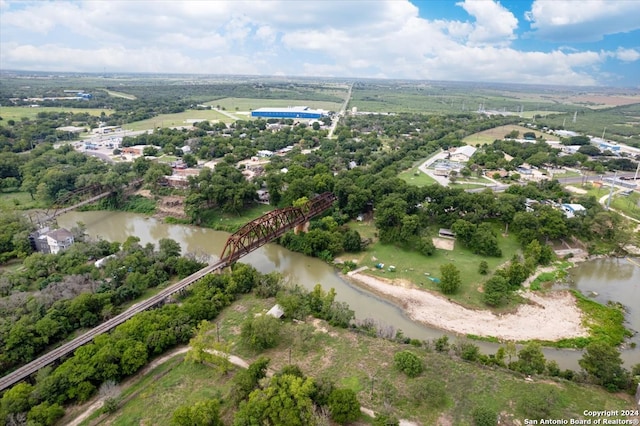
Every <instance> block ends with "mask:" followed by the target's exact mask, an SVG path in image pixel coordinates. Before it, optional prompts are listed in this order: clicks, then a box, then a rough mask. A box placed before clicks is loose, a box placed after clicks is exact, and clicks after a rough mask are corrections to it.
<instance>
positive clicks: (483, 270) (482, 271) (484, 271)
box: [478, 260, 489, 275]
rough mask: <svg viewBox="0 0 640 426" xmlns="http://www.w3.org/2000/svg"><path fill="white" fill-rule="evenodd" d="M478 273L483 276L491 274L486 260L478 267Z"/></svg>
mask: <svg viewBox="0 0 640 426" xmlns="http://www.w3.org/2000/svg"><path fill="white" fill-rule="evenodd" d="M478 273H480V274H482V275H487V274H488V273H489V264H488V263H487V261H486V260H483V261H482V262H480V265H478Z"/></svg>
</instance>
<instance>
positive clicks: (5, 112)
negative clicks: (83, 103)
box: [0, 106, 112, 121]
mask: <svg viewBox="0 0 640 426" xmlns="http://www.w3.org/2000/svg"><path fill="white" fill-rule="evenodd" d="M39 112H73V113H75V114H82V113H89V114H91V115H95V116H98V115H100V114H102V113H103V112H104V113H105V114H106V115H109V114H111V113H112V111H110V110H108V109H97V108H63V107H38V108H30V107H17V106H11V107H6V106H3V107H0V117H2V119H3V120H4V121H7V120H20V119H21V118H22V117H26V118H28V119H34V118H36V117H37V115H38V113H39Z"/></svg>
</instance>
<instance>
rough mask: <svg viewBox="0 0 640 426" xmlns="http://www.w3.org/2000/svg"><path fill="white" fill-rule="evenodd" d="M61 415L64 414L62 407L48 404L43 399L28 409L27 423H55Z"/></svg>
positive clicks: (47, 424) (44, 425) (44, 424)
mask: <svg viewBox="0 0 640 426" xmlns="http://www.w3.org/2000/svg"><path fill="white" fill-rule="evenodd" d="M62 416H64V408H62V407H61V406H60V405H58V404H49V403H48V402H46V401H45V402H43V403H41V404H38V405H36V406H35V407H33V408H32V409H31V410H29V414H27V424H28V425H42V426H49V425H53V424H55V422H56V421H57V420H58V419H60V418H61V417H62Z"/></svg>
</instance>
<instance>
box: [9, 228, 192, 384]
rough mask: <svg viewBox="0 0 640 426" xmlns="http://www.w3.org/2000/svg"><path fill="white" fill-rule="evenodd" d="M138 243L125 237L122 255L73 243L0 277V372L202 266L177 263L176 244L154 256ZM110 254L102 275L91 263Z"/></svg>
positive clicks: (103, 245) (162, 246)
mask: <svg viewBox="0 0 640 426" xmlns="http://www.w3.org/2000/svg"><path fill="white" fill-rule="evenodd" d="M138 241H139V239H137V238H135V237H130V238H129V239H128V240H127V241H126V242H125V243H124V244H123V246H122V250H121V251H120V250H119V248H120V246H119V244H117V243H107V242H106V241H99V242H97V243H82V242H78V243H75V244H74V245H73V246H71V247H70V248H69V249H68V250H66V251H63V252H61V253H59V254H42V253H34V254H32V255H31V256H29V257H27V258H26V259H25V261H24V263H23V268H22V269H21V270H18V271H16V272H13V273H4V274H3V275H2V276H0V281H1V282H2V292H3V293H2V296H4V297H2V298H1V299H0V312H1V313H2V319H1V320H0V345H1V347H2V351H1V354H0V371H2V372H3V374H4V373H5V372H7V371H10V370H11V369H13V368H15V367H16V366H19V365H20V364H23V363H26V362H29V361H31V360H32V359H34V358H36V357H37V356H38V355H40V354H41V353H42V352H43V351H46V350H47V349H49V348H50V347H51V346H52V345H55V344H57V343H58V342H60V341H62V340H64V339H66V338H67V337H68V336H69V335H70V334H71V333H73V332H74V331H75V330H78V329H81V328H89V327H94V326H95V325H97V324H99V323H100V322H102V321H104V320H106V319H109V318H111V317H113V316H114V315H116V314H117V313H118V312H119V311H120V310H121V309H122V305H123V304H124V303H126V302H128V301H130V300H133V299H135V298H137V297H139V296H141V295H142V294H143V292H144V291H145V290H146V289H147V288H152V287H156V286H159V285H162V284H165V283H167V282H168V281H169V279H171V278H172V277H174V276H177V277H179V278H182V277H185V276H187V275H189V274H191V273H193V272H195V271H196V270H198V269H200V268H201V267H202V266H203V264H202V263H200V262H197V261H195V260H191V259H188V258H185V257H181V256H180V245H179V244H177V243H176V242H175V241H173V240H169V239H163V240H160V241H159V249H158V250H155V248H154V246H153V245H152V244H148V245H146V246H144V247H143V246H141V245H140V244H138ZM111 255H112V257H111V258H110V259H109V260H108V261H107V262H106V265H105V266H104V268H103V269H98V268H97V267H96V266H94V264H93V263H92V260H96V259H99V258H102V257H105V256H111ZM12 290H14V291H12ZM27 290H31V292H30V293H25V291H27ZM34 290H35V291H34Z"/></svg>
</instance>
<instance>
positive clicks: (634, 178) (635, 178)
mask: <svg viewBox="0 0 640 426" xmlns="http://www.w3.org/2000/svg"><path fill="white" fill-rule="evenodd" d="M638 170H640V161H638V167H636V174H635V176H633V181H634V182H637V180H638Z"/></svg>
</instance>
